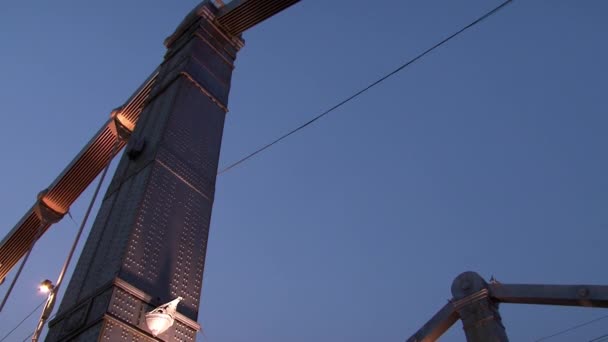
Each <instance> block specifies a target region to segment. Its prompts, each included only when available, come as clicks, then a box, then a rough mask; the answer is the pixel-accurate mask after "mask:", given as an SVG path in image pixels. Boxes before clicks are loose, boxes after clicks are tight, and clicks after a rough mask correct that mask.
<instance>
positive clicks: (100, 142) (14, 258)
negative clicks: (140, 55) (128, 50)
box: [0, 0, 299, 281]
mask: <svg viewBox="0 0 608 342" xmlns="http://www.w3.org/2000/svg"><path fill="white" fill-rule="evenodd" d="M297 2H299V0H234V1H231V2H230V3H229V4H227V5H226V6H224V7H222V8H221V9H219V11H218V14H217V22H218V23H219V24H220V25H221V27H222V28H223V29H224V30H226V31H227V32H228V33H230V34H232V35H235V36H236V35H239V34H241V33H242V32H244V31H245V30H247V29H249V28H251V27H252V26H254V25H256V24H258V23H260V22H262V21H264V20H266V19H268V18H269V17H271V16H273V15H274V14H276V13H278V12H280V11H282V10H284V9H286V8H287V7H289V6H291V5H293V4H295V3H297ZM157 73H158V69H157V70H155V71H154V72H153V73H152V75H151V76H150V77H149V78H148V79H147V80H146V81H145V82H144V83H143V84H142V86H140V88H139V89H138V90H137V91H136V92H135V93H134V94H133V95H132V96H131V98H129V100H128V101H127V102H126V103H125V105H124V106H123V108H122V109H121V110H120V113H119V115H120V116H121V118H122V120H125V121H126V122H127V123H128V124H129V125H130V126H132V127H134V126H135V124H136V123H137V121H138V120H139V114H140V113H141V111H142V108H143V106H144V105H145V103H146V101H147V99H148V97H149V95H150V91H151V89H152V87H153V86H154V84H155V82H156V76H157ZM111 123H112V119H110V120H108V121H107V122H106V123H105V124H104V125H103V126H102V127H101V129H100V130H99V131H98V132H97V133H96V134H95V136H94V137H93V138H92V139H91V140H90V141H89V142H88V143H87V145H86V146H85V147H84V148H83V149H82V150H81V151H80V153H79V154H78V155H77V156H76V157H75V158H74V159H73V160H72V162H71V163H70V165H68V166H67V167H66V168H65V169H64V171H63V172H62V173H61V174H60V175H59V177H57V179H55V181H54V182H53V183H52V184H51V185H50V186H49V188H48V192H47V193H46V194H45V196H44V198H43V201H44V203H45V204H47V205H48V206H49V207H50V208H51V209H53V210H55V211H56V212H58V213H62V214H65V213H66V212H68V211H69V208H70V206H71V205H72V203H74V201H75V200H76V199H77V198H78V196H80V194H81V193H82V192H83V191H84V190H85V189H86V188H87V187H88V186H89V184H91V182H92V181H93V180H94V179H95V177H97V175H98V174H99V173H100V172H101V171H102V170H103V168H104V167H105V166H106V165H107V163H109V162H110V161H111V160H112V158H113V156H111V155H110V154H111V153H112V149H113V147H114V144H115V141H116V138H115V135H114V134H113V133H112V129H111V127H110V125H111ZM125 143H126V142H124V141H120V142H119V143H118V148H117V152H119V151H120V150H121V149H122V148H123V147H124V146H125ZM40 224H41V223H40V219H39V218H38V217H37V215H36V214H35V212H34V207H32V208H31V209H30V210H29V211H27V212H26V214H25V215H24V216H23V218H22V219H21V220H20V221H19V223H17V225H16V226H15V227H14V228H13V229H12V230H11V231H10V232H9V233H8V234H7V235H6V236H5V237H4V239H3V240H2V242H0V281H2V280H3V279H4V278H5V277H6V275H7V274H8V273H9V272H10V270H11V269H12V268H13V267H14V266H15V265H16V264H17V262H18V261H19V259H21V258H22V257H23V256H24V255H25V253H26V252H27V251H28V249H29V248H30V246H31V244H32V242H33V241H34V239H35V236H36V233H37V231H38V227H39V226H40ZM50 226H51V224H47V225H45V226H44V227H42V234H41V236H42V235H43V234H44V232H46V231H47V230H48V229H49V228H50Z"/></svg>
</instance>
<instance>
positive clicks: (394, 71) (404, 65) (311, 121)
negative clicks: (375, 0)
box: [218, 0, 513, 175]
mask: <svg viewBox="0 0 608 342" xmlns="http://www.w3.org/2000/svg"><path fill="white" fill-rule="evenodd" d="M511 2H513V0H506V1H504V2H503V3H501V4H500V5H498V6H497V7H495V8H494V9H492V10H490V11H489V12H487V13H485V14H484V15H482V16H481V17H479V18H477V19H475V20H474V21H473V22H471V23H470V24H468V25H466V26H464V27H463V28H461V29H460V30H458V31H456V32H454V33H452V34H451V35H450V36H448V37H447V38H444V39H443V40H441V41H440V42H439V43H437V44H435V45H433V46H431V47H430V48H428V49H426V50H425V51H424V52H422V53H421V54H419V55H418V56H416V57H414V58H412V59H410V60H409V61H407V62H405V63H404V64H402V65H401V66H399V67H398V68H397V69H395V70H393V71H391V72H389V73H388V74H385V75H384V76H382V77H380V78H379V79H377V80H376V81H374V82H372V83H370V84H369V85H368V86H366V87H365V88H363V89H361V90H359V91H357V92H356V93H354V94H352V95H351V96H349V97H347V98H346V99H344V100H342V101H340V102H338V104H336V105H334V106H333V107H331V108H329V109H327V110H325V111H324V112H322V113H321V114H319V115H317V116H315V117H314V118H312V119H311V120H309V121H308V122H306V123H304V124H302V125H300V126H298V127H296V128H294V129H292V130H291V131H289V132H287V133H285V134H283V135H281V136H280V137H278V138H276V139H275V140H273V141H271V142H269V143H267V144H266V145H264V146H262V147H260V148H258V149H257V150H255V151H253V152H251V153H249V154H248V155H246V156H244V157H242V158H241V159H239V160H237V161H236V162H234V163H232V164H230V165H228V166H227V167H225V168H223V169H222V170H220V171H219V172H218V175H221V174H223V173H225V172H228V171H230V170H231V169H233V168H235V167H236V166H238V165H240V164H242V163H243V162H245V161H247V160H249V159H251V158H253V157H254V156H256V155H257V154H258V153H260V152H262V151H264V150H267V149H268V148H270V147H272V146H273V145H275V144H276V143H278V142H280V141H281V140H283V139H286V138H287V137H289V136H290V135H292V134H294V133H296V132H298V131H300V130H302V129H304V128H306V127H307V126H309V125H311V124H312V123H314V122H315V121H317V120H319V119H320V118H322V117H324V116H326V115H328V114H329V113H331V112H333V111H335V110H336V109H338V108H340V107H342V106H343V105H345V104H347V103H348V102H350V101H352V100H354V99H355V98H357V97H359V96H360V95H362V94H363V93H365V92H367V91H368V90H370V89H372V88H373V87H375V86H377V85H379V84H380V83H382V82H384V81H386V80H387V79H388V78H390V77H391V76H393V75H395V74H397V73H398V72H400V71H402V70H403V69H405V68H407V67H408V66H410V65H411V64H413V63H415V62H416V61H418V60H419V59H421V58H422V57H424V56H426V55H427V54H429V53H431V52H432V51H433V50H435V49H437V48H438V47H440V46H442V45H443V44H445V43H447V42H449V41H450V40H452V39H453V38H455V37H456V36H458V35H460V34H461V33H463V32H464V31H466V30H468V29H470V28H472V27H473V26H475V25H477V24H479V23H481V22H482V21H484V20H485V19H487V18H488V17H490V16H492V15H493V14H495V13H497V12H498V11H500V10H501V9H503V8H504V7H505V6H507V5H508V4H510V3H511Z"/></svg>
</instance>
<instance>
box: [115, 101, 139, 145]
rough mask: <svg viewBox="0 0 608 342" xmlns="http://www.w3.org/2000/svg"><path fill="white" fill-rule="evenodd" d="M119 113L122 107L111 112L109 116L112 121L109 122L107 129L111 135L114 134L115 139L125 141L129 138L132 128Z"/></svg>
mask: <svg viewBox="0 0 608 342" xmlns="http://www.w3.org/2000/svg"><path fill="white" fill-rule="evenodd" d="M121 111H122V107H118V108H116V109H114V110H113V111H112V113H111V114H110V117H111V118H112V121H110V124H109V127H110V130H111V131H112V134H114V136H115V137H116V138H117V139H120V140H122V141H127V140H129V138H130V137H131V133H133V128H134V127H133V125H132V124H131V123H130V122H128V120H127V119H126V118H125V117H124V116H122V115H121V114H120V113H121Z"/></svg>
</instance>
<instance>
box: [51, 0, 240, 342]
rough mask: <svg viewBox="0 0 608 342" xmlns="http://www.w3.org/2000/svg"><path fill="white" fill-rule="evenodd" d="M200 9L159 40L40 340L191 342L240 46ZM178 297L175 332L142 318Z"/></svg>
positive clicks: (207, 7)
mask: <svg viewBox="0 0 608 342" xmlns="http://www.w3.org/2000/svg"><path fill="white" fill-rule="evenodd" d="M216 14H217V9H216V8H215V7H214V6H213V5H212V4H211V3H210V2H208V1H206V2H204V3H203V4H201V5H199V6H198V7H197V8H196V9H195V10H193V11H192V12H191V13H190V14H189V15H188V16H187V17H186V19H185V20H184V21H183V22H182V23H181V24H180V25H179V27H178V28H177V30H176V32H175V33H174V34H173V35H172V36H171V37H169V38H168V39H167V40H166V41H165V45H166V46H167V49H168V50H167V53H166V55H165V59H164V62H163V64H162V65H161V68H160V70H159V74H158V77H157V79H156V83H155V85H154V88H153V89H152V93H151V95H150V97H149V101H148V103H147V104H146V105H145V107H144V109H143V111H142V114H141V118H140V120H139V122H138V123H137V126H136V127H135V130H134V131H133V133H132V134H131V138H130V141H129V144H128V146H127V148H126V151H127V153H125V154H124V155H123V157H122V159H121V161H120V164H119V166H118V168H117V171H116V173H115V175H114V177H113V179H112V183H111V184H110V187H109V188H108V191H107V193H106V195H105V197H104V200H103V203H102V204H101V207H100V210H99V212H98V215H97V218H96V220H95V223H94V224H93V227H92V229H91V233H90V234H89V238H88V239H87V242H86V244H85V247H84V249H83V252H82V254H81V257H80V259H79V261H78V264H77V266H76V269H75V271H74V273H73V276H72V279H71V281H70V282H69V285H68V286H67V288H66V295H65V297H64V299H63V301H62V303H61V306H60V308H59V312H58V315H57V317H56V318H55V319H54V320H53V321H52V322H51V323H50V330H49V334H48V336H47V341H66V340H70V341H159V340H161V341H195V340H196V332H197V330H198V329H200V327H199V325H198V323H197V322H196V320H197V316H198V310H199V298H200V292H201V287H202V278H203V268H204V263H205V254H206V247H207V237H208V233H209V222H210V219H211V208H212V205H213V199H214V192H215V178H216V174H217V166H218V159H219V151H220V145H221V140H222V132H223V127H224V118H225V115H226V112H227V105H228V93H229V90H230V80H231V76H232V70H233V62H234V60H235V58H236V54H237V52H238V50H239V49H240V48H241V47H242V46H243V42H242V40H241V39H240V38H239V37H235V36H233V35H231V34H229V33H227V32H225V30H224V29H223V28H222V27H220V25H218V24H216V23H217V22H216V17H215V16H216ZM178 296H181V297H183V298H184V300H183V301H182V302H181V303H180V304H179V306H178V313H177V316H176V317H175V319H176V321H175V324H174V325H173V327H172V328H170V329H169V330H167V331H166V332H165V333H163V334H161V335H159V336H158V337H156V338H155V337H153V336H152V334H151V333H150V331H149V330H148V328H147V326H146V323H145V318H144V317H145V313H146V312H149V311H150V310H152V309H153V308H154V307H156V306H158V305H160V304H163V303H165V302H168V301H170V300H172V299H174V298H176V297H178Z"/></svg>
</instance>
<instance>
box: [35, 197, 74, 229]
mask: <svg viewBox="0 0 608 342" xmlns="http://www.w3.org/2000/svg"><path fill="white" fill-rule="evenodd" d="M48 192H49V190H48V189H45V190H42V191H41V192H40V193H39V194H38V196H37V199H38V200H37V201H36V204H35V205H34V213H35V214H36V216H38V219H39V220H40V221H41V222H45V223H47V224H53V223H57V222H59V221H61V219H62V218H63V216H64V215H65V214H66V213H67V210H66V212H63V213H62V212H59V211H57V210H55V209H53V208H51V207H50V206H49V205H48V204H47V203H46V202H45V201H44V196H46V194H47V193H48Z"/></svg>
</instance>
